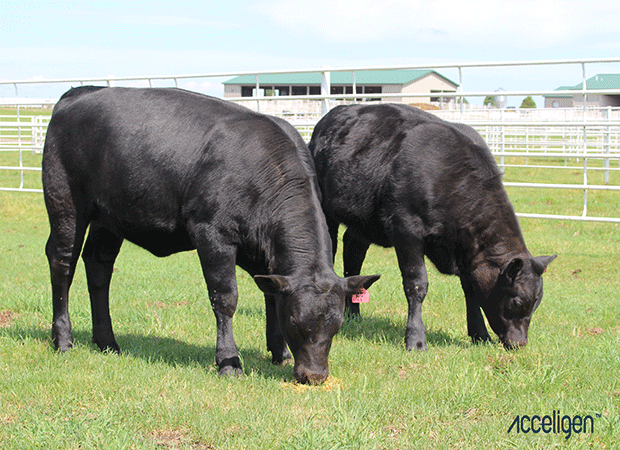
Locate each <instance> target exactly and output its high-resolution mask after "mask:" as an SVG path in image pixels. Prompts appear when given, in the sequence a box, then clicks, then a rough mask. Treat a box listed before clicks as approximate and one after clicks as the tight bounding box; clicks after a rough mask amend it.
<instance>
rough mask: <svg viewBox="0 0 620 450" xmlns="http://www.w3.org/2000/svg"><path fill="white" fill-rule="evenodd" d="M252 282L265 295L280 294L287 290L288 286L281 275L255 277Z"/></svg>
mask: <svg viewBox="0 0 620 450" xmlns="http://www.w3.org/2000/svg"><path fill="white" fill-rule="evenodd" d="M254 281H255V282H256V284H257V285H258V288H259V289H260V290H261V291H263V292H264V293H265V294H271V295H275V294H281V293H285V292H287V291H288V290H289V287H290V284H289V282H288V280H287V279H286V277H285V276H283V275H255V276H254Z"/></svg>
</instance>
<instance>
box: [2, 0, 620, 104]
mask: <svg viewBox="0 0 620 450" xmlns="http://www.w3.org/2000/svg"><path fill="white" fill-rule="evenodd" d="M618 24H620V2H616V1H610V0H607V1H599V0H590V1H588V2H583V1H573V0H563V1H558V0H540V1H536V0H528V1H525V0H507V1H506V0H410V1H403V0H383V1H376V0H373V1H371V0H318V1H311V0H271V1H268V0H256V1H239V0H225V1H215V2H209V1H204V0H203V1H183V0H177V1H166V2H162V1H153V0H149V1H142V0H136V1H133V0H123V1H106V0H97V1H89V0H82V1H73V0H53V1H28V0H9V1H7V0H0V81H7V80H10V81H13V80H32V79H58V78H79V77H90V78H97V77H106V76H154V75H184V74H200V73H227V72H237V71H239V72H242V71H252V70H291V69H292V70H295V69H297V70H303V69H314V68H320V67H325V66H327V67H332V68H338V67H378V66H417V65H426V64H428V65H432V64H452V63H472V62H494V61H495V62H497V61H533V60H559V59H580V58H588V59H590V58H606V57H620V26H618ZM586 70H587V72H586V73H587V76H588V77H589V76H593V75H596V74H598V73H620V65H619V64H603V65H588V66H586ZM439 72H440V73H442V74H443V75H444V76H446V77H448V78H450V79H452V80H453V81H456V82H458V79H459V78H458V71H456V70H455V69H441V70H439ZM581 77H582V72H581V66H580V65H571V66H545V67H535V68H532V67H530V68H527V69H516V68H493V69H464V70H463V87H464V89H465V90H466V91H467V90H469V91H494V90H496V89H498V88H502V89H504V90H507V91H524V90H551V89H555V88H557V87H559V86H562V85H575V84H578V83H580V82H581ZM221 81H222V80H221V79H206V80H205V79H201V80H189V81H183V82H180V86H181V87H186V88H189V89H193V90H197V91H200V92H205V93H207V94H210V95H216V96H222V95H223V86H222V85H221ZM63 90H64V89H63ZM5 91H6V89H4V90H2V89H0V97H2V96H10V95H14V91H10V92H13V93H9V94H6V93H5ZM24 95H28V94H27V93H26V94H24ZM513 101H517V99H514V100H513ZM476 102H478V103H481V102H482V99H481V98H480V99H475V98H474V99H472V103H476ZM509 104H510V101H509ZM517 106H518V105H517Z"/></svg>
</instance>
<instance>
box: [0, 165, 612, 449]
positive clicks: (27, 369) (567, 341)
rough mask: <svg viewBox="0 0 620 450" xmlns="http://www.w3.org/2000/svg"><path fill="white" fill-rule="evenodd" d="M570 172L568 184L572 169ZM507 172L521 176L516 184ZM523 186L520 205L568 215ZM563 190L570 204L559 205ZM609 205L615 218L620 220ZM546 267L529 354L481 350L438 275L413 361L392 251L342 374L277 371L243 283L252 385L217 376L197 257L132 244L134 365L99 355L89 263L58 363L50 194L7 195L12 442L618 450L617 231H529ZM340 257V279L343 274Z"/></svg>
mask: <svg viewBox="0 0 620 450" xmlns="http://www.w3.org/2000/svg"><path fill="white" fill-rule="evenodd" d="M569 172H570V171H569ZM511 173H513V170H509V171H508V174H507V177H510V176H512V175H511ZM524 192H526V191H524V190H522V189H514V190H511V192H510V195H511V198H512V200H513V202H514V203H515V205H519V206H530V204H532V203H535V204H537V205H536V206H539V205H545V206H546V203H547V202H548V201H552V202H558V203H563V202H564V200H559V199H556V198H555V197H553V196H551V195H550V193H548V192H547V191H533V192H529V191H527V192H526V193H525V194H524ZM554 192H557V191H554ZM619 203H620V202H619V201H618V200H617V198H615V197H609V198H606V199H605V204H604V205H602V206H601V213H602V214H610V213H611V212H612V211H613V212H616V213H617V211H618V210H619V209H618V207H619ZM521 225H522V228H523V231H524V235H525V238H526V242H527V243H528V247H529V249H530V251H531V252H532V253H534V254H535V255H539V254H552V253H558V255H559V257H558V259H557V260H555V261H554V262H553V263H552V264H551V265H550V266H549V269H548V271H547V273H546V274H545V296H544V299H543V302H542V304H541V307H540V308H539V309H538V310H537V312H536V313H535V315H534V318H533V321H532V325H531V327H530V343H529V344H528V346H527V347H526V348H524V349H522V350H521V351H518V352H507V351H505V350H504V349H503V348H502V347H501V346H499V345H497V344H494V345H480V346H474V345H472V344H470V342H469V340H468V338H467V331H466V320H465V304H464V299H463V294H462V292H461V289H460V285H459V282H458V279H457V278H455V277H447V276H443V275H440V274H439V273H437V271H436V270H434V268H432V267H430V266H429V278H430V288H429V294H428V296H427V299H426V301H425V304H424V309H423V317H424V320H425V324H426V327H427V330H428V344H429V351H428V352H425V353H409V352H407V351H406V350H405V348H404V342H403V338H404V327H405V321H406V302H405V298H404V294H403V292H402V287H401V279H400V274H399V272H398V268H397V264H396V259H395V256H394V252H393V250H390V249H382V248H378V247H371V249H370V251H369V254H368V258H367V261H366V262H365V265H364V273H366V274H371V273H381V274H382V278H381V279H380V280H379V281H378V282H377V283H376V284H375V285H374V286H373V287H372V288H371V302H370V303H369V304H368V305H363V309H362V314H363V317H362V319H360V320H356V321H351V322H348V323H346V324H345V325H344V326H343V328H342V329H341V332H340V333H339V334H338V335H337V336H336V338H335V339H334V344H333V347H332V351H331V353H330V378H329V379H328V380H327V382H326V384H325V385H323V386H319V387H306V386H300V385H297V384H296V383H294V382H293V373H292V366H291V365H287V366H283V367H281V366H273V365H271V363H270V355H269V354H268V353H267V351H266V345H265V338H264V304H263V299H262V296H261V294H260V292H259V290H258V288H257V287H256V286H255V285H254V283H253V281H252V280H251V278H250V277H249V276H248V275H247V274H245V273H244V272H242V271H239V272H238V281H239V294H240V300H239V307H238V310H237V314H236V315H235V336H236V340H237V344H238V346H239V349H240V353H241V357H242V360H243V365H244V376H243V377H241V378H238V379H227V378H220V377H218V375H217V370H216V367H215V364H214V358H215V338H216V330H215V319H214V317H213V313H212V311H211V308H210V305H209V302H208V299H207V295H206V288H205V285H204V281H203V279H202V275H201V271H200V266H199V263H198V258H197V255H196V254H195V252H187V253H182V254H177V255H173V256H171V257H168V258H163V259H158V258H156V257H154V256H152V255H150V254H149V253H147V252H146V251H144V250H142V249H140V248H137V247H135V246H132V245H130V244H125V245H124V246H123V249H122V251H121V254H120V256H119V258H118V260H117V263H116V272H115V275H114V279H113V282H112V288H111V291H112V292H111V296H112V302H111V309H112V318H113V323H114V327H115V332H116V335H117V339H118V342H119V344H120V346H121V348H122V351H123V354H122V355H121V356H115V355H110V354H102V353H100V352H99V351H97V350H96V348H95V346H94V345H93V344H92V343H91V342H90V335H91V331H90V329H91V323H90V307H89V301H88V294H87V290H86V283H85V275H84V270H83V265H82V263H81V262H80V265H79V267H78V270H77V274H76V277H75V281H74V283H73V286H72V291H71V294H72V297H71V302H70V311H71V317H72V321H73V327H74V334H75V339H76V347H75V348H74V349H73V350H72V351H70V352H68V353H66V354H57V353H55V352H54V350H53V348H52V344H51V339H50V329H51V327H50V323H51V293H50V286H49V281H48V278H49V274H48V268H47V261H46V259H45V256H44V250H43V249H44V245H45V241H46V239H47V234H48V224H47V218H46V214H45V209H44V206H43V199H42V196H41V195H40V194H26V193H6V192H0V236H1V237H0V254H1V255H2V257H1V258H0V442H1V443H2V445H1V446H2V448H7V449H39V448H40V449H46V450H48V449H78V448H79V449H211V448H216V449H345V448H351V449H367V448H368V449H408V448H438V449H444V448H445V449H479V448H485V449H486V448H493V449H513V448H519V449H539V448H571V449H573V448H575V449H582V448H583V449H586V448H588V449H589V448H596V449H600V448H603V449H612V448H617V445H618V442H620V377H619V376H618V374H619V373H620V302H619V301H618V296H619V293H620V277H618V268H617V264H618V255H619V254H620V228H619V227H618V225H615V224H594V223H577V222H559V221H541V220H526V219H523V220H521ZM340 258H341V257H340V255H338V258H337V271H338V272H339V273H341V263H340ZM554 410H560V411H561V412H562V414H569V415H571V416H574V415H588V414H589V415H592V416H593V417H594V424H595V430H594V432H593V433H586V434H579V435H577V434H575V435H573V436H571V437H570V439H568V440H567V439H565V437H564V435H563V434H544V433H539V434H533V433H529V434H523V433H520V434H517V433H515V432H512V433H510V434H509V433H507V430H508V428H509V427H510V425H511V423H512V421H513V419H514V418H515V416H517V415H523V414H528V415H530V416H531V415H535V414H538V415H541V416H543V415H546V414H549V415H551V414H552V413H553V411H554Z"/></svg>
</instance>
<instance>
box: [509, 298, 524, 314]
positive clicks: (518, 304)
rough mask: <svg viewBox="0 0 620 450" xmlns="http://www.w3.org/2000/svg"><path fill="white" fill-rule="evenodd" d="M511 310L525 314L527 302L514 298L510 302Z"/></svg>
mask: <svg viewBox="0 0 620 450" xmlns="http://www.w3.org/2000/svg"><path fill="white" fill-rule="evenodd" d="M510 307H511V308H510V309H512V310H513V311H514V312H524V310H525V307H526V302H525V301H524V300H523V299H522V298H520V297H513V298H512V301H511V302H510Z"/></svg>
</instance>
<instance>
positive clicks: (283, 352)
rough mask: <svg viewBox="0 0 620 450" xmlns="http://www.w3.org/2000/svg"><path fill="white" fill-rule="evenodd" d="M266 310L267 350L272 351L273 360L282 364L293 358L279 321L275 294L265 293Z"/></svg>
mask: <svg viewBox="0 0 620 450" xmlns="http://www.w3.org/2000/svg"><path fill="white" fill-rule="evenodd" d="M265 312H266V315H267V350H268V351H270V352H271V362H272V363H273V364H282V363H283V362H284V361H286V360H287V359H291V358H292V356H291V353H290V352H289V351H288V348H287V347H286V341H285V340H284V335H283V334H282V329H281V328H280V323H279V322H278V315H277V314H276V302H275V298H274V296H273V295H269V294H265Z"/></svg>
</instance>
